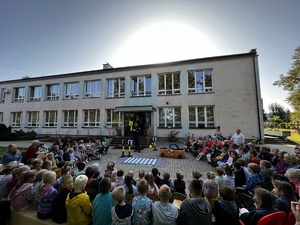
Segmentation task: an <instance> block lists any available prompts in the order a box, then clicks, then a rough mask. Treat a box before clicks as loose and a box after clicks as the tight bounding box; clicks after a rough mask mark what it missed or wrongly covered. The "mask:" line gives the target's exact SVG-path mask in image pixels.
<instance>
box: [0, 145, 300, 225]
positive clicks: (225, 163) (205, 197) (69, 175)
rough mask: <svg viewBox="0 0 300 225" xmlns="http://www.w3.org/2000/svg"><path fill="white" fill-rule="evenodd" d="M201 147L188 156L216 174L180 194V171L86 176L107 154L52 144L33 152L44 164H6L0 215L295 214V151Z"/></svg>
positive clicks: (110, 167)
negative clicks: (178, 197) (7, 210)
mask: <svg viewBox="0 0 300 225" xmlns="http://www.w3.org/2000/svg"><path fill="white" fill-rule="evenodd" d="M205 140H206V139H202V142H203V143H204V144H203V145H202V146H203V148H204V149H205V152H208V154H203V150H202V151H200V152H199V148H200V146H201V142H197V143H192V144H191V145H190V151H191V153H192V154H193V155H195V156H198V157H199V158H198V160H201V158H202V156H203V155H206V157H207V160H208V162H209V163H211V164H212V165H213V166H215V167H216V168H215V171H214V172H213V171H209V172H207V173H206V174H205V179H204V180H202V179H201V178H202V175H201V173H199V172H197V171H194V172H193V173H192V177H193V179H192V180H190V181H188V182H187V186H186V182H185V180H184V177H183V175H182V173H181V171H177V173H176V179H174V180H173V181H172V180H171V179H170V173H168V172H164V173H163V174H162V176H161V174H160V172H159V171H158V169H157V168H152V169H151V171H148V172H147V171H144V170H140V171H139V173H138V177H137V178H135V177H134V174H133V172H132V171H127V172H126V171H123V170H118V169H117V168H116V166H115V163H114V162H109V163H108V164H107V169H106V170H105V171H104V172H103V173H100V171H99V164H98V163H94V164H93V165H92V166H89V167H87V168H85V167H86V164H85V163H86V162H87V160H91V159H93V158H95V159H99V158H100V156H101V154H103V153H105V151H106V152H107V150H108V148H106V149H104V148H103V147H102V145H101V141H99V140H96V141H95V142H91V141H87V142H86V143H85V142H83V141H79V142H78V143H77V142H75V141H71V140H70V139H69V140H68V141H67V142H65V143H62V142H61V140H57V141H56V142H55V143H54V145H53V146H52V147H51V148H50V149H49V150H47V149H46V150H45V149H44V150H43V149H42V148H39V149H38V151H39V152H42V151H43V153H45V154H46V158H44V159H36V158H33V157H31V158H28V159H27V162H28V163H31V164H28V165H20V164H19V165H17V163H16V162H10V163H8V165H6V166H5V167H4V168H3V170H2V169H1V170H2V171H1V176H0V195H1V199H2V200H1V202H0V203H1V208H2V207H4V206H5V207H7V202H10V205H11V208H12V209H13V210H16V211H19V210H24V209H26V208H28V207H32V208H35V209H36V210H37V217H38V218H39V219H41V220H45V219H49V218H52V219H53V220H54V221H55V222H57V223H64V222H67V223H68V224H72V225H73V224H74V225H75V224H78V225H79V224H87V225H88V224H91V223H93V224H99V225H100V224H176V223H177V224H179V225H180V224H187V225H188V224H204V225H205V224H207V225H210V224H211V223H212V220H213V221H214V224H225V225H226V224H232V225H237V224H239V219H241V220H242V221H243V222H244V224H246V225H254V224H257V222H258V220H259V219H260V218H262V217H263V216H264V215H267V214H269V213H272V212H276V211H284V212H285V213H286V215H289V214H290V212H291V210H292V207H293V204H294V208H295V207H297V205H295V203H293V204H291V202H292V201H297V200H299V185H300V170H299V169H298V167H299V165H298V162H299V160H300V149H299V147H298V146H297V147H296V149H295V155H290V154H288V153H286V152H282V151H279V150H277V149H275V150H273V151H272V153H271V150H270V149H268V148H266V147H261V148H259V147H257V146H252V145H249V146H237V145H235V144H233V143H230V142H227V141H226V140H225V141H224V140H217V141H216V140H212V139H208V140H209V141H205ZM105 142H106V141H105ZM221 146H222V147H221ZM38 147H39V144H38V143H37V141H35V142H34V145H31V146H30V151H31V155H32V156H33V154H32V153H33V152H34V151H36V150H33V148H38ZM42 147H43V146H42ZM106 147H107V145H106ZM203 148H202V149H203ZM61 149H63V151H61ZM207 149H209V150H207ZM202 162H203V161H202ZM75 167H77V169H74V168H75ZM172 193H181V194H182V195H184V196H186V199H185V200H184V201H183V202H182V204H181V206H180V208H179V209H178V208H177V207H176V206H175V205H174V204H172V201H173V198H172ZM242 193H246V194H248V195H249V196H251V195H252V196H254V197H253V199H254V205H253V206H255V208H253V209H251V208H247V209H245V208H241V207H242V206H247V204H246V203H245V201H247V199H246V200H245V199H242V198H241V197H240V196H241V195H242ZM153 196H154V197H153ZM5 198H6V201H3V199H5ZM248 200H249V202H251V199H248ZM212 215H213V216H212ZM229 218H230V219H229ZM4 219H5V218H4Z"/></svg>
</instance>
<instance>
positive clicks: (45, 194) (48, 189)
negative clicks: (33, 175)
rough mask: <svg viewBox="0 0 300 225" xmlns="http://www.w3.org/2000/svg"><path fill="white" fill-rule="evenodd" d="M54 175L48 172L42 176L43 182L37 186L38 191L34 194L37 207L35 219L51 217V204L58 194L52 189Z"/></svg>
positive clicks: (52, 172)
mask: <svg viewBox="0 0 300 225" xmlns="http://www.w3.org/2000/svg"><path fill="white" fill-rule="evenodd" d="M55 178H56V173H55V172H54V171H48V172H46V173H45V174H44V175H43V182H41V183H40V184H39V190H38V192H37V194H36V199H38V202H39V206H38V210H37V217H38V218H39V219H49V218H51V217H52V204H53V201H54V199H55V197H56V195H57V194H58V192H57V190H56V189H55V188H54V187H53V185H52V184H53V182H54V181H55Z"/></svg>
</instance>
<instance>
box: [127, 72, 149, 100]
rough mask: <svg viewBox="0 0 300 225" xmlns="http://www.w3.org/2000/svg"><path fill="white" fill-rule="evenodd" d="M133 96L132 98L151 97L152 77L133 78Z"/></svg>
mask: <svg viewBox="0 0 300 225" xmlns="http://www.w3.org/2000/svg"><path fill="white" fill-rule="evenodd" d="M131 95H132V96H150V95H151V75H147V76H139V77H132V80H131Z"/></svg>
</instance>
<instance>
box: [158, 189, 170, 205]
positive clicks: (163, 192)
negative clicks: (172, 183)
mask: <svg viewBox="0 0 300 225" xmlns="http://www.w3.org/2000/svg"><path fill="white" fill-rule="evenodd" d="M171 195H172V194H171V189H170V188H169V186H168V185H166V184H164V185H162V186H161V187H160V189H159V198H160V201H161V202H164V203H168V202H169V200H170V198H171Z"/></svg>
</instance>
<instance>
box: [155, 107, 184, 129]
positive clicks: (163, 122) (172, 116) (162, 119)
mask: <svg viewBox="0 0 300 225" xmlns="http://www.w3.org/2000/svg"><path fill="white" fill-rule="evenodd" d="M159 127H168V128H171V127H181V108H180V107H170V108H159Z"/></svg>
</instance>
